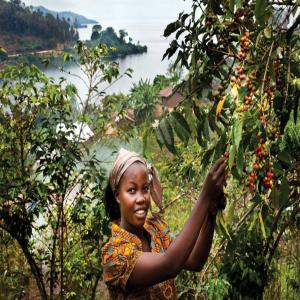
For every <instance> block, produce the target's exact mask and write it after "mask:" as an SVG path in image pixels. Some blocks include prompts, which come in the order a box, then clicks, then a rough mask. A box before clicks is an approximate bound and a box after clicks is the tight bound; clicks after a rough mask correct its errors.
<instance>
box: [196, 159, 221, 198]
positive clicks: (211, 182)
mask: <svg viewBox="0 0 300 300" xmlns="http://www.w3.org/2000/svg"><path fill="white" fill-rule="evenodd" d="M225 168H226V158H224V157H221V158H220V159H218V160H217V161H216V163H215V164H214V165H213V166H212V167H211V169H210V170H209V172H208V174H207V176H206V178H205V180H204V183H203V186H202V190H201V194H202V195H201V196H202V197H203V198H204V199H206V200H207V201H209V202H210V203H211V202H218V200H219V199H220V198H221V197H222V195H223V186H224V183H225Z"/></svg>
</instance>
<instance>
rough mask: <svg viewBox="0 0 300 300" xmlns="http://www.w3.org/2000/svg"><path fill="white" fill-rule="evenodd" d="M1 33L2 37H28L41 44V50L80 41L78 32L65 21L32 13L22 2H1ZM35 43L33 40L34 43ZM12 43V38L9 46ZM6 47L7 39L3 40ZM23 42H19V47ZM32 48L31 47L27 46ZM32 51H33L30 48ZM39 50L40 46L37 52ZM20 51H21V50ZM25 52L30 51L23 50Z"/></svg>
mask: <svg viewBox="0 0 300 300" xmlns="http://www.w3.org/2000/svg"><path fill="white" fill-rule="evenodd" d="M0 32H1V35H2V36H4V37H5V36H7V35H8V36H9V35H10V37H11V36H12V35H15V36H16V38H17V37H18V36H23V38H24V36H28V37H31V39H33V38H35V39H34V41H39V42H40V45H39V47H40V49H43V48H47V47H49V48H55V47H56V44H57V43H64V42H75V41H77V40H78V33H77V31H76V30H75V29H74V28H73V27H72V26H70V25H69V23H68V22H67V21H66V20H64V19H59V18H55V17H54V16H53V15H51V14H47V15H44V14H43V13H42V12H39V11H31V10H30V8H29V7H25V6H24V5H23V4H21V3H20V1H19V2H18V1H10V2H7V1H4V0H1V1H0ZM34 41H32V40H31V42H32V43H33V42H34ZM11 42H12V38H10V40H9V43H7V46H9V45H10V44H11ZM1 43H2V46H4V47H6V43H5V39H4V38H3V40H2V39H1ZM20 46H21V42H19V47H20ZM27 46H29V47H30V45H27ZM30 49H32V48H31V47H30ZM40 49H38V46H37V47H36V49H35V50H40ZM19 50H20V49H19ZM23 50H24V51H26V50H28V49H23Z"/></svg>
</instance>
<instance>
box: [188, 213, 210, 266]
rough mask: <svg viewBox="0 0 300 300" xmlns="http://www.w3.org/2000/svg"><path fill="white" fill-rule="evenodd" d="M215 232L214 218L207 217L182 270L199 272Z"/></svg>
mask: <svg viewBox="0 0 300 300" xmlns="http://www.w3.org/2000/svg"><path fill="white" fill-rule="evenodd" d="M214 230H215V216H213V215H207V217H206V219H205V222H204V224H203V226H202V228H201V231H200V234H199V236H198V238H197V241H196V244H195V246H194V248H193V250H192V252H191V254H190V256H189V257H188V259H187V261H186V263H185V264H184V269H185V270H189V271H195V272H199V271H201V269H202V267H203V266H204V264H205V262H206V260H207V258H208V255H209V252H210V249H211V245H212V240H213V236H214Z"/></svg>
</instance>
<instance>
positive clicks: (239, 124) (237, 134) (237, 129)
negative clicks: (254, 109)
mask: <svg viewBox="0 0 300 300" xmlns="http://www.w3.org/2000/svg"><path fill="white" fill-rule="evenodd" d="M242 132H243V120H242V119H239V120H237V121H236V122H235V123H234V124H233V143H234V145H235V147H236V149H237V150H238V149H239V145H240V142H241V139H242Z"/></svg>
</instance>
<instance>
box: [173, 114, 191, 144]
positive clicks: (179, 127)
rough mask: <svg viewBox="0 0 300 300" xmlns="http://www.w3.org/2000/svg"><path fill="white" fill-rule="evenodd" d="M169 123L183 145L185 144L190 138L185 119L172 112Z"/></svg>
mask: <svg viewBox="0 0 300 300" xmlns="http://www.w3.org/2000/svg"><path fill="white" fill-rule="evenodd" d="M170 121H171V124H172V126H173V128H174V130H175V132H176V134H177V135H178V137H179V138H180V139H181V140H182V141H183V142H184V143H185V144H187V143H188V141H189V138H190V136H191V130H190V127H189V124H188V123H187V121H186V120H185V118H184V117H183V116H182V114H181V113H179V112H177V111H173V112H172V113H171V118H170Z"/></svg>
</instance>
